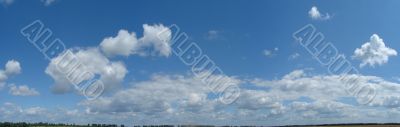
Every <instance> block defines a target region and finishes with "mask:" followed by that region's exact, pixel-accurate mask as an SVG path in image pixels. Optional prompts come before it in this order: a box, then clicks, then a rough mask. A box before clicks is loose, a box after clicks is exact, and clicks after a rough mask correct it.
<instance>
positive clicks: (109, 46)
mask: <svg viewBox="0 0 400 127" xmlns="http://www.w3.org/2000/svg"><path fill="white" fill-rule="evenodd" d="M143 29H144V32H143V37H141V38H137V37H136V34H135V33H134V32H131V33H130V32H128V31H127V30H120V31H119V32H118V34H117V35H116V36H115V37H107V38H105V39H104V40H103V41H102V42H101V43H100V45H99V47H89V48H80V47H78V48H73V49H69V51H71V53H72V56H74V57H76V59H77V60H78V62H79V63H80V64H81V65H82V68H80V69H81V70H80V72H89V73H92V74H94V75H96V76H99V77H100V81H102V82H103V84H104V87H105V91H110V90H115V88H118V87H120V83H121V82H122V81H123V79H124V78H125V75H126V74H127V73H128V71H127V69H126V67H125V65H124V63H123V62H122V61H112V60H110V59H109V58H110V57H112V56H116V55H121V56H130V55H139V56H166V57H168V56H169V55H170V54H171V47H170V44H169V43H170V40H171V34H172V33H171V30H170V29H169V28H167V27H165V26H164V25H162V24H159V25H157V24H156V25H148V24H144V25H143ZM161 32H162V33H163V34H160V33H161ZM65 53H68V52H64V53H61V54H60V55H59V56H58V57H55V58H53V59H52V60H51V62H50V63H49V65H48V66H47V68H46V71H45V72H46V74H48V75H50V76H51V77H52V78H53V79H54V81H55V85H54V86H53V87H52V91H53V92H54V93H69V92H71V91H73V89H72V88H73V87H72V86H73V85H72V84H73V83H72V82H71V81H70V80H68V79H67V76H68V75H67V73H65V72H60V70H59V69H58V68H57V64H58V63H59V62H60V61H61V60H62V58H63V55H64V54H65ZM90 78H92V77H82V79H83V81H86V80H88V79H90Z"/></svg>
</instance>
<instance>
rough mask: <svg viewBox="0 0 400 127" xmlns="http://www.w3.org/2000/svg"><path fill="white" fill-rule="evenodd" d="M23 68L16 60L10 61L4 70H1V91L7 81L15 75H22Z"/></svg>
mask: <svg viewBox="0 0 400 127" xmlns="http://www.w3.org/2000/svg"><path fill="white" fill-rule="evenodd" d="M21 70H22V69H21V66H20V64H19V62H18V61H16V60H9V61H7V63H6V65H5V69H4V70H0V89H1V88H3V87H4V85H5V84H6V83H5V82H6V80H7V79H8V78H9V77H10V76H13V75H16V74H19V73H21Z"/></svg>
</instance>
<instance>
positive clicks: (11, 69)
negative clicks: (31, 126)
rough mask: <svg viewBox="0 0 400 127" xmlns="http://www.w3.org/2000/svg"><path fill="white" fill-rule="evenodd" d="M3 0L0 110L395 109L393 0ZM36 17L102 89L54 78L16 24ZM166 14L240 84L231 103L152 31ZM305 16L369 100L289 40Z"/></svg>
mask: <svg viewBox="0 0 400 127" xmlns="http://www.w3.org/2000/svg"><path fill="white" fill-rule="evenodd" d="M0 2H1V4H2V6H1V7H0V33H1V34H2V36H1V37H0V42H1V43H2V46H0V53H1V56H0V70H1V71H0V83H1V84H0V86H1V87H0V91H1V92H0V103H1V106H0V118H1V119H0V121H28V122H29V121H30V122H35V121H47V122H57V123H59V122H68V123H83V124H84V123H91V122H104V123H124V124H151V123H163V124H170V123H174V124H176V123H181V124H190V123H194V124H218V125H220V124H234V125H244V124H252V125H253V124H256V125H285V124H312V123H342V122H398V121H396V118H399V117H400V108H398V107H400V104H399V103H398V100H399V99H400V95H399V94H397V92H398V90H399V89H400V86H399V85H400V84H399V82H400V75H399V74H398V70H397V69H396V68H397V66H396V65H399V64H400V60H399V59H398V56H397V51H398V49H400V43H397V42H399V41H400V38H398V36H397V34H398V33H400V30H399V29H398V28H399V27H400V26H399V24H398V22H399V21H400V17H399V16H397V15H398V14H397V12H398V11H399V10H398V5H399V4H400V2H399V1H395V0H389V1H378V0H369V1H360V0H355V1H345V0H339V1H335V2H333V1H293V0H292V1H290V0H284V1H244V0H241V1H225V0H219V1H156V0H150V1H127V0H126V1H123V0H121V1H76V0H70V1H66V0H47V1H46V0H36V1H20V0H0ZM36 20H40V21H41V22H42V23H43V24H44V27H45V28H48V29H50V30H51V31H52V32H53V37H54V38H59V39H60V40H62V41H63V42H64V44H65V46H66V49H73V50H72V51H73V54H75V55H76V56H78V57H80V58H81V59H83V58H87V59H84V60H82V61H83V62H82V63H84V64H85V65H86V66H89V67H90V68H91V69H89V70H90V71H93V73H95V74H97V75H99V76H100V77H101V80H102V81H103V82H104V83H105V86H106V87H105V89H106V90H105V93H104V94H103V95H102V96H101V97H99V98H98V99H96V100H93V101H89V100H86V98H85V97H84V96H82V94H79V91H78V90H75V89H73V88H72V84H70V83H68V82H65V81H64V80H63V79H62V78H57V77H58V76H61V77H62V75H59V73H58V72H57V70H55V69H54V67H53V66H54V63H52V62H51V61H50V60H48V59H46V58H45V56H44V55H43V54H42V53H41V52H40V51H39V50H38V49H36V48H35V46H34V45H32V43H30V42H29V41H28V39H27V38H26V37H25V36H23V35H22V34H21V33H20V31H21V29H22V28H24V27H25V26H27V25H29V24H31V23H32V22H34V21H36ZM173 24H176V25H177V26H178V27H179V28H180V30H181V32H184V33H186V34H187V35H188V37H189V38H188V40H189V41H190V42H193V43H195V44H197V45H198V46H199V47H200V48H201V50H202V51H203V54H205V55H208V56H209V57H210V58H211V59H212V60H213V61H214V62H215V63H216V64H217V66H218V67H219V68H220V69H221V70H223V72H224V76H225V77H227V78H228V79H229V81H231V82H233V84H235V85H236V86H238V87H240V89H241V94H240V95H239V97H238V98H237V100H236V101H235V102H233V103H232V104H228V105H227V104H222V103H221V102H219V101H218V97H215V96H214V95H213V93H212V91H210V90H209V89H207V88H205V86H204V85H202V82H201V81H200V80H199V79H197V78H196V76H195V75H194V74H193V73H192V72H191V67H190V66H187V65H185V64H184V63H183V61H181V59H180V58H179V56H177V55H176V54H174V53H172V51H171V50H174V49H173V48H171V47H170V44H171V43H172V42H170V41H167V42H162V41H159V40H157V39H155V38H154V37H155V33H156V32H157V30H164V29H166V30H169V28H168V27H169V26H170V25H173ZM307 24H311V25H313V26H315V27H316V30H317V31H318V32H321V33H322V34H323V35H324V36H325V40H326V42H331V43H332V44H333V45H334V46H335V47H336V48H337V50H338V51H339V54H343V55H345V56H346V59H347V60H349V62H351V64H352V65H353V66H354V67H356V68H357V70H358V71H359V72H360V75H359V79H361V80H362V83H363V84H366V85H370V86H373V87H374V88H375V90H376V92H377V95H376V97H375V99H374V101H372V102H371V103H370V104H368V105H361V104H359V102H357V98H356V97H354V96H352V95H350V94H349V93H346V92H345V91H346V89H345V88H342V87H343V86H344V85H343V84H342V83H340V82H339V79H338V75H331V74H330V73H329V72H328V70H327V67H326V66H322V65H321V64H320V63H318V61H317V60H316V59H314V58H313V57H312V55H311V54H309V53H308V52H307V50H306V49H305V48H304V47H303V46H302V45H300V43H299V42H296V40H295V39H294V38H293V37H292V35H293V33H294V32H296V31H297V30H299V29H300V28H302V27H304V26H305V25H307ZM146 31H148V33H145V32H146ZM170 32H172V34H174V32H175V31H172V30H171V31H170ZM166 38H167V39H171V37H166ZM164 44H166V45H164ZM365 44H367V45H369V46H367V45H366V46H362V45H365ZM160 45H162V46H160ZM357 50H359V52H358V53H356V51H357ZM56 59H57V58H53V59H52V61H56ZM363 63H364V65H363V66H361V65H362V64H363ZM7 65H8V66H7ZM107 69H109V71H107ZM1 76H3V77H1ZM4 77H5V78H4ZM55 87H57V88H59V89H55ZM70 87H71V88H70ZM166 116H168V118H167V117H166ZM249 116H251V117H249ZM297 116H298V117H297ZM389 118H390V119H389ZM150 119H151V120H150ZM152 120H154V121H152ZM397 120H398V119H397ZM204 121H208V122H204Z"/></svg>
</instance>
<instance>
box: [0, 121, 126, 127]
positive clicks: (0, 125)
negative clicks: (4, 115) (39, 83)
mask: <svg viewBox="0 0 400 127" xmlns="http://www.w3.org/2000/svg"><path fill="white" fill-rule="evenodd" d="M67 126H71V127H125V125H123V124H121V125H119V126H118V125H116V124H87V125H79V124H64V123H43V122H39V123H26V122H16V123H13V122H0V127H67Z"/></svg>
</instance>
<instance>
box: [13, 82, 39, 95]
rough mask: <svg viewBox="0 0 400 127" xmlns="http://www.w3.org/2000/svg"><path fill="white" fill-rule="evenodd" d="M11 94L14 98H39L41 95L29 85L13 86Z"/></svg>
mask: <svg viewBox="0 0 400 127" xmlns="http://www.w3.org/2000/svg"><path fill="white" fill-rule="evenodd" d="M9 87H10V91H9V93H10V94H12V95H14V96H37V95H40V93H39V92H38V91H36V90H35V89H33V88H29V87H28V86H27V85H21V86H16V85H15V84H11V85H10V86H9Z"/></svg>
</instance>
